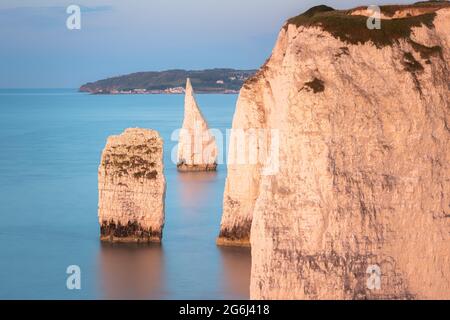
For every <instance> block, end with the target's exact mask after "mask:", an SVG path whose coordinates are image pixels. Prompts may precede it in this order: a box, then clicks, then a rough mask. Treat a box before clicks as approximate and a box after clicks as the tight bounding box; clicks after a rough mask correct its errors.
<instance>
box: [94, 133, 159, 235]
mask: <svg viewBox="0 0 450 320" xmlns="http://www.w3.org/2000/svg"><path fill="white" fill-rule="evenodd" d="M165 187H166V181H165V178H164V174H163V141H162V139H161V137H160V136H159V134H158V132H157V131H154V130H146V129H138V128H133V129H126V130H125V132H124V133H122V134H121V135H118V136H111V137H109V138H108V141H107V143H106V147H105V149H104V150H103V153H102V159H101V164H100V167H99V176H98V188H99V209H98V210H99V211H98V215H99V222H100V225H101V229H100V230H101V240H103V241H112V242H160V241H161V238H162V229H163V226H164V197H165Z"/></svg>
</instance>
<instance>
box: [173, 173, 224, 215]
mask: <svg viewBox="0 0 450 320" xmlns="http://www.w3.org/2000/svg"><path fill="white" fill-rule="evenodd" d="M178 183H179V184H178V186H179V190H180V192H179V193H180V196H181V199H180V200H181V205H182V206H183V207H193V206H196V207H198V206H199V205H201V203H202V202H208V200H209V199H210V198H205V197H207V196H208V193H209V192H211V191H214V188H211V186H212V185H213V184H214V183H217V172H182V173H179V174H178Z"/></svg>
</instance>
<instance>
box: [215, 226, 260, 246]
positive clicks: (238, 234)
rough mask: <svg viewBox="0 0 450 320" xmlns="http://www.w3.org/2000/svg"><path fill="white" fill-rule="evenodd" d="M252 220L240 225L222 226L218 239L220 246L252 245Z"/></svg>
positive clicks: (217, 242)
mask: <svg viewBox="0 0 450 320" xmlns="http://www.w3.org/2000/svg"><path fill="white" fill-rule="evenodd" d="M251 227H252V222H251V220H250V221H246V222H244V223H241V224H240V225H239V226H234V227H231V228H221V230H220V234H219V237H218V238H217V240H216V244H217V245H218V246H231V247H250V229H251Z"/></svg>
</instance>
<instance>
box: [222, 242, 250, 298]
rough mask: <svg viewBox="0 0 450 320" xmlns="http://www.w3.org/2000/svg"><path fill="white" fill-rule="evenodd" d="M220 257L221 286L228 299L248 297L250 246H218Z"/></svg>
mask: <svg viewBox="0 0 450 320" xmlns="http://www.w3.org/2000/svg"><path fill="white" fill-rule="evenodd" d="M218 249H219V250H220V256H221V258H222V266H223V277H222V281H223V286H224V289H225V292H226V294H227V296H229V297H230V299H249V297H250V271H251V255H250V248H240V247H218Z"/></svg>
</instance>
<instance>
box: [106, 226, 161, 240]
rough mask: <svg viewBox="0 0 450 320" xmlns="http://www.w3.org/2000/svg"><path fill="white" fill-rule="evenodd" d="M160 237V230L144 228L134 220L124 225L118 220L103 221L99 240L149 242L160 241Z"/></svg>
mask: <svg viewBox="0 0 450 320" xmlns="http://www.w3.org/2000/svg"><path fill="white" fill-rule="evenodd" d="M161 239H162V232H161V231H157V230H155V231H154V230H152V229H151V228H144V227H142V226H141V225H140V224H139V223H138V222H136V221H134V222H131V221H130V222H128V224H126V225H122V224H121V223H120V222H118V223H116V222H114V221H109V222H107V221H103V223H102V225H101V227H100V240H101V241H104V242H116V243H117V242H118V243H150V242H161Z"/></svg>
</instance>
